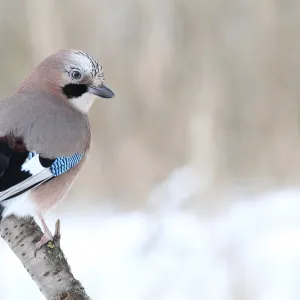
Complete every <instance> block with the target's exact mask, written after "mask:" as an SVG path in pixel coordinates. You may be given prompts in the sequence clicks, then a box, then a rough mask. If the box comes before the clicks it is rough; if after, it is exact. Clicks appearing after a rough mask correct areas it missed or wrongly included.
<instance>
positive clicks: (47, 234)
mask: <svg viewBox="0 0 300 300" xmlns="http://www.w3.org/2000/svg"><path fill="white" fill-rule="evenodd" d="M39 218H40V220H41V223H42V227H43V236H42V237H41V239H40V240H39V241H38V242H37V244H36V245H35V251H34V256H36V252H37V251H38V250H40V249H41V247H42V246H44V245H45V244H47V243H48V242H49V241H52V240H53V235H52V233H51V231H50V229H49V228H48V226H47V224H46V222H45V220H44V218H43V216H42V215H41V214H39Z"/></svg>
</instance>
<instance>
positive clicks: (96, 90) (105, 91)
mask: <svg viewBox="0 0 300 300" xmlns="http://www.w3.org/2000/svg"><path fill="white" fill-rule="evenodd" d="M87 91H88V93H91V94H94V95H96V96H99V97H102V98H113V97H114V96H115V94H114V93H113V92H112V91H111V90H110V89H109V88H108V87H106V86H105V85H104V84H103V85H101V86H95V85H88V90H87Z"/></svg>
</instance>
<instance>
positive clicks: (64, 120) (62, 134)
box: [0, 49, 115, 250]
mask: <svg viewBox="0 0 300 300" xmlns="http://www.w3.org/2000/svg"><path fill="white" fill-rule="evenodd" d="M114 96H115V94H114V93H113V92H112V90H110V89H109V88H108V87H107V86H106V85H104V73H103V67H102V66H101V65H100V64H99V63H98V62H97V60H95V59H94V58H92V57H91V56H90V55H88V54H87V53H85V52H83V51H79V50H73V49H63V50H59V51H57V52H56V53H54V54H51V55H50V56H48V57H46V58H45V59H44V60H43V61H41V62H40V63H39V64H38V65H37V66H36V68H35V69H34V70H33V71H32V72H31V73H30V74H29V75H28V76H27V77H25V79H24V80H23V81H22V82H21V84H20V86H19V88H18V89H17V91H16V93H15V94H14V95H13V96H11V97H8V98H5V99H3V100H1V101H0V222H1V220H2V219H3V218H6V217H8V216H10V215H16V216H17V217H27V216H33V217H34V218H38V219H39V220H40V221H41V224H42V228H43V235H42V237H41V239H40V240H39V241H38V242H37V244H36V250H38V249H40V248H41V247H42V246H43V245H44V244H46V243H48V242H49V241H50V240H53V235H52V234H51V231H50V230H49V228H48V226H47V224H46V222H45V219H44V216H45V214H46V212H48V211H49V210H50V209H51V208H52V207H54V206H55V205H56V204H57V203H59V202H60V201H61V200H62V199H63V197H64V196H65V195H66V194H67V192H68V191H69V190H70V188H71V187H72V185H73V184H74V182H75V180H76V178H77V176H78V174H79V172H80V170H81V168H82V166H83V164H84V163H85V161H86V158H87V155H88V153H89V150H90V147H91V130H90V122H89V117H88V112H89V110H90V108H91V106H92V104H93V102H94V100H95V98H99V97H101V98H113V97H114Z"/></svg>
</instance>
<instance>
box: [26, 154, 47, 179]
mask: <svg viewBox="0 0 300 300" xmlns="http://www.w3.org/2000/svg"><path fill="white" fill-rule="evenodd" d="M21 169H22V171H27V172H29V173H30V174H31V175H36V174H38V173H40V172H42V171H44V170H45V168H44V167H43V166H42V165H41V163H40V156H39V154H36V155H35V156H34V157H32V158H30V159H29V158H27V159H26V161H25V162H24V164H23V165H22V168H21Z"/></svg>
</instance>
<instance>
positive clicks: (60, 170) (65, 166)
mask: <svg viewBox="0 0 300 300" xmlns="http://www.w3.org/2000/svg"><path fill="white" fill-rule="evenodd" d="M82 158H83V154H79V153H76V154H74V155H72V156H69V157H58V158H57V159H56V160H55V161H54V163H53V164H52V165H51V167H50V170H51V173H52V174H53V176H54V177H56V176H59V175H62V174H64V173H66V172H67V171H69V170H70V169H72V168H73V167H74V166H76V165H77V164H78V163H79V162H80V161H81V159H82Z"/></svg>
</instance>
